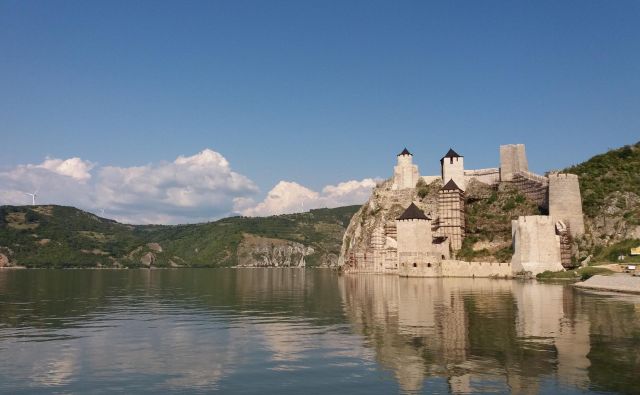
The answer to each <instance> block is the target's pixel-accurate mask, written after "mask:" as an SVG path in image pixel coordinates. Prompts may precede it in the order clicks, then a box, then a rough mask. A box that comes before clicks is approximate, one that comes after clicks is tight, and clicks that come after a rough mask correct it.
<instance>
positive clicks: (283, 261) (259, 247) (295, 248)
mask: <svg viewBox="0 0 640 395" xmlns="http://www.w3.org/2000/svg"><path fill="white" fill-rule="evenodd" d="M314 252H315V251H314V250H313V248H311V247H307V246H305V245H304V244H301V243H296V242H294V241H288V240H281V239H273V238H269V237H260V236H255V235H252V234H248V233H246V234H244V237H243V239H242V242H241V243H240V245H239V246H238V266H242V267H305V266H306V261H305V258H306V257H308V256H310V255H312V254H313V253H314Z"/></svg>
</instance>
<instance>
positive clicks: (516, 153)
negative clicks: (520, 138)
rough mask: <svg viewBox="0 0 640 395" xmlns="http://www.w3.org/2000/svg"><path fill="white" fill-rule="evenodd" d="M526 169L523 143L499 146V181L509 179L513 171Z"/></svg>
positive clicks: (527, 165)
mask: <svg viewBox="0 0 640 395" xmlns="http://www.w3.org/2000/svg"><path fill="white" fill-rule="evenodd" d="M528 170H529V164H528V162H527V155H526V153H525V149H524V144H507V145H501V146H500V181H511V180H512V179H513V174H514V173H516V172H518V171H528Z"/></svg>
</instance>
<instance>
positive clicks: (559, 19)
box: [0, 0, 640, 194]
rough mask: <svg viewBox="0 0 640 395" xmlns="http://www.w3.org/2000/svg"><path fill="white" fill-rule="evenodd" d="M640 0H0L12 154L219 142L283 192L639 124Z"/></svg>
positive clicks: (565, 143) (1, 92)
mask: <svg viewBox="0 0 640 395" xmlns="http://www.w3.org/2000/svg"><path fill="white" fill-rule="evenodd" d="M639 20H640V2H638V1H613V2H612V1H575V2H573V1H562V2H558V1H548V2H545V1H536V2H514V1H503V2H502V1H455V2H449V1H447V2H444V1H443V2H437V3H436V2H425V1H416V2H410V1H389V2H380V1H335V2H332V1H202V2H199V1H189V2H178V1H175V2H169V1H148V2H147V1H102V2H96V1H28V2H25V1H6V0H0V138H1V144H2V146H3V149H2V155H1V156H0V168H3V169H10V168H13V167H16V166H20V165H25V164H38V163H41V162H42V161H43V160H44V158H45V157H47V156H48V157H51V158H61V159H66V158H72V157H80V158H82V159H83V160H87V161H91V162H92V163H94V164H96V166H121V167H127V166H139V165H145V164H149V163H160V162H163V161H169V162H170V161H173V160H175V158H176V157H178V156H179V155H183V156H190V155H194V154H196V153H198V152H200V151H202V150H203V149H205V148H209V149H211V150H213V151H215V152H218V153H220V154H222V155H223V156H224V158H226V160H228V161H229V163H230V166H231V168H232V169H233V171H235V172H238V173H239V174H242V175H244V176H246V177H247V178H249V179H250V180H252V181H253V182H254V183H255V186H256V187H257V188H258V189H259V191H260V193H262V194H265V193H266V192H267V191H269V190H270V189H271V188H272V187H273V186H274V185H276V184H277V183H278V182H279V181H283V180H285V181H292V182H296V183H299V184H302V185H305V186H306V187H308V188H311V189H313V190H320V189H322V188H323V187H325V186H326V185H336V184H338V183H340V182H343V181H347V180H361V179H365V178H370V177H388V176H390V175H391V172H392V166H393V164H394V161H395V155H396V154H397V153H398V152H399V151H400V150H401V149H402V148H403V147H404V146H405V145H406V146H407V147H408V148H409V149H410V150H411V151H412V152H414V154H415V161H416V163H417V164H418V165H420V168H421V173H423V174H434V173H437V172H438V159H439V158H440V157H441V156H442V155H443V154H444V153H445V152H446V151H447V149H448V148H449V147H450V146H452V147H453V148H454V149H456V150H457V151H458V152H460V153H461V154H463V155H465V165H466V166H467V167H469V168H478V167H490V166H497V164H498V146H499V145H500V144H506V143H524V144H526V145H527V153H528V156H529V163H530V167H531V168H532V169H533V170H535V171H537V172H544V171H546V170H549V169H554V168H563V167H565V166H567V165H571V164H573V163H578V162H580V161H583V160H585V159H587V158H589V157H590V156H592V155H594V154H597V153H600V152H602V151H604V150H606V149H608V148H614V147H618V146H620V145H624V144H629V143H634V142H636V141H638V140H640V23H638V21H639Z"/></svg>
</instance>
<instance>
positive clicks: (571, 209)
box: [549, 173, 584, 237]
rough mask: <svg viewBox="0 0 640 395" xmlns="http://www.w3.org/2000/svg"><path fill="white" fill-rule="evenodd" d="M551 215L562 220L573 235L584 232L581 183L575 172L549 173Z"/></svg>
mask: <svg viewBox="0 0 640 395" xmlns="http://www.w3.org/2000/svg"><path fill="white" fill-rule="evenodd" d="M549 215H551V216H552V217H553V218H555V219H556V220H562V221H563V222H564V223H565V224H567V225H568V227H569V232H570V233H571V236H574V237H575V236H579V235H582V234H584V218H583V217H582V198H581V196H580V184H579V182H578V176H577V175H575V174H561V173H555V174H553V173H552V174H549Z"/></svg>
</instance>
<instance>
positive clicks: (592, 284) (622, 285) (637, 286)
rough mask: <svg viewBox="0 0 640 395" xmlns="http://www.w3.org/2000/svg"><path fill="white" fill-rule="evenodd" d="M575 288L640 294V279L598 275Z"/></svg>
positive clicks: (616, 275)
mask: <svg viewBox="0 0 640 395" xmlns="http://www.w3.org/2000/svg"><path fill="white" fill-rule="evenodd" d="M574 287H579V288H585V289H595V290H600V291H614V292H628V293H637V294H640V277H633V276H630V275H628V274H615V275H613V276H600V275H596V276H593V277H591V278H590V279H588V280H586V281H583V282H580V283H576V284H574Z"/></svg>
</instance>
